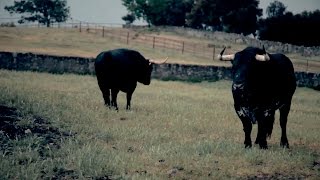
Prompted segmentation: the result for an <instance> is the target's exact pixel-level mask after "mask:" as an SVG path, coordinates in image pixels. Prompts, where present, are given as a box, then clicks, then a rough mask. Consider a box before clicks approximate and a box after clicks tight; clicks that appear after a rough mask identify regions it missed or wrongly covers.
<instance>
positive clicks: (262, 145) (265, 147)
mask: <svg viewBox="0 0 320 180" xmlns="http://www.w3.org/2000/svg"><path fill="white" fill-rule="evenodd" d="M259 146H260V149H268V145H267V143H259Z"/></svg>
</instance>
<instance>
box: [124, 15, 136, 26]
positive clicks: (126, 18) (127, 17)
mask: <svg viewBox="0 0 320 180" xmlns="http://www.w3.org/2000/svg"><path fill="white" fill-rule="evenodd" d="M122 20H124V21H125V22H126V24H132V23H133V21H135V20H136V17H135V16H134V15H133V14H127V15H125V16H123V17H122Z"/></svg>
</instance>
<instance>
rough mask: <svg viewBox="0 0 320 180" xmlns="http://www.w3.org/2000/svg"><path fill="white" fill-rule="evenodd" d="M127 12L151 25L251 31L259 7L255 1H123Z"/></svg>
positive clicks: (254, 26) (259, 12) (255, 23)
mask: <svg viewBox="0 0 320 180" xmlns="http://www.w3.org/2000/svg"><path fill="white" fill-rule="evenodd" d="M122 2H123V5H124V6H126V7H127V9H128V11H129V12H130V13H131V14H133V15H134V16H136V17H137V18H142V19H144V20H146V21H147V22H148V23H149V24H151V25H156V26H157V25H171V26H187V27H192V28H197V29H212V30H225V31H227V32H235V33H243V34H250V33H254V32H255V31H256V29H257V22H258V18H259V17H260V16H261V15H262V9H259V8H258V5H259V1H258V0H242V1H239V0H181V1H176V0H122Z"/></svg>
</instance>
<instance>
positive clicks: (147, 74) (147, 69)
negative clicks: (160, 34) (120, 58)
mask: <svg viewBox="0 0 320 180" xmlns="http://www.w3.org/2000/svg"><path fill="white" fill-rule="evenodd" d="M167 60H168V57H167V58H166V59H165V60H152V59H149V60H147V61H144V62H145V63H144V65H143V66H144V68H143V69H142V70H141V71H139V72H138V73H139V75H138V81H139V82H140V83H142V84H144V85H149V84H150V82H151V73H152V69H153V64H164V63H165V62H167Z"/></svg>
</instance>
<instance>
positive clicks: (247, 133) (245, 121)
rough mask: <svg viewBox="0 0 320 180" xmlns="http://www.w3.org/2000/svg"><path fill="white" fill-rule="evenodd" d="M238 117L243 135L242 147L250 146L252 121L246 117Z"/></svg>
mask: <svg viewBox="0 0 320 180" xmlns="http://www.w3.org/2000/svg"><path fill="white" fill-rule="evenodd" d="M240 119H241V122H242V125H243V131H244V135H245V139H244V147H245V148H251V147H252V141H251V131H252V123H251V121H250V120H249V119H248V118H240Z"/></svg>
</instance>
